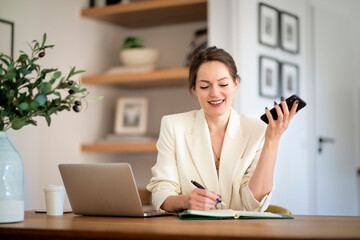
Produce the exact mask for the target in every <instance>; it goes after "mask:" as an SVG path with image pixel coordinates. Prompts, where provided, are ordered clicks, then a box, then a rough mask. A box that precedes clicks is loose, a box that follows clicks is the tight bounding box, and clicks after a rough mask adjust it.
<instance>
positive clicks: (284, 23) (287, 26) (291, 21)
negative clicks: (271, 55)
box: [280, 12, 300, 53]
mask: <svg viewBox="0 0 360 240" xmlns="http://www.w3.org/2000/svg"><path fill="white" fill-rule="evenodd" d="M280 36H281V37H280V47H281V48H282V49H283V50H284V51H287V52H290V53H299V51H300V40H299V39H300V38H299V37H300V36H299V18H298V17H297V16H295V15H293V14H290V13H287V12H281V13H280Z"/></svg>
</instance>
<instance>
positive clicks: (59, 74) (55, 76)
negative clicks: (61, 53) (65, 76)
mask: <svg viewBox="0 0 360 240" xmlns="http://www.w3.org/2000/svg"><path fill="white" fill-rule="evenodd" d="M60 76H61V72H60V71H57V72H55V73H54V75H53V78H55V79H57V78H59V77H60Z"/></svg>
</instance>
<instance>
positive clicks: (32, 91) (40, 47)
mask: <svg viewBox="0 0 360 240" xmlns="http://www.w3.org/2000/svg"><path fill="white" fill-rule="evenodd" d="M45 42H46V34H44V35H43V39H42V42H41V43H40V42H38V41H36V40H34V41H33V42H32V45H30V47H31V55H30V56H29V55H27V54H26V53H25V52H23V51H20V56H19V58H18V59H17V60H16V61H15V60H14V59H13V58H12V57H10V56H8V55H5V54H3V53H0V141H1V145H0V146H1V147H0V220H1V222H2V223H5V222H19V221H23V220H24V190H23V179H24V174H23V166H22V161H21V159H20V156H19V154H18V153H17V151H16V150H15V148H14V147H13V146H12V144H11V143H10V142H9V140H8V139H7V138H6V135H5V131H7V130H9V129H10V128H11V129H14V130H18V129H21V128H22V127H24V126H26V125H29V124H32V125H35V126H36V121H35V120H34V117H39V116H42V117H44V118H45V119H46V122H47V124H48V126H50V123H51V118H50V116H51V115H52V114H54V113H58V112H61V111H63V110H68V111H70V110H71V109H73V110H74V111H75V112H79V111H80V110H81V109H82V106H83V104H82V103H83V102H87V100H86V99H85V98H86V96H87V94H88V92H87V90H86V89H85V88H81V86H80V84H79V83H77V82H75V81H74V80H72V78H73V77H74V76H75V75H77V74H79V73H82V72H84V71H82V70H79V71H76V70H75V67H73V68H71V70H70V72H69V73H68V74H67V75H65V76H63V77H61V72H60V71H58V70H57V69H56V68H51V69H42V67H41V66H40V65H38V64H37V63H36V62H37V61H38V60H39V59H40V58H43V57H44V56H45V51H46V50H47V49H48V48H53V47H54V45H45ZM49 75H51V76H50V77H48V76H49Z"/></svg>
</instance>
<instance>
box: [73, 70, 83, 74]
mask: <svg viewBox="0 0 360 240" xmlns="http://www.w3.org/2000/svg"><path fill="white" fill-rule="evenodd" d="M83 72H86V71H85V70H78V71H76V72H74V75H75V74H79V73H83Z"/></svg>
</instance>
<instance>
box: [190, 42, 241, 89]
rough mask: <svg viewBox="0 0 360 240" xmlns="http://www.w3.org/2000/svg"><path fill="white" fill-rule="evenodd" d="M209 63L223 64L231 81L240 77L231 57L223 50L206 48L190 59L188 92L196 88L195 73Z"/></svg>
mask: <svg viewBox="0 0 360 240" xmlns="http://www.w3.org/2000/svg"><path fill="white" fill-rule="evenodd" d="M210 61H219V62H222V63H223V64H225V65H226V66H227V67H228V69H229V73H230V75H231V77H232V78H233V81H234V82H235V81H236V78H239V81H240V76H239V75H238V74H237V68H236V65H235V62H234V59H233V58H232V56H231V55H230V54H229V53H228V52H226V51H225V50H224V49H221V48H217V47H215V46H214V47H209V48H206V49H204V50H202V51H200V52H199V53H197V54H196V55H195V56H194V57H193V58H192V59H191V63H190V69H189V90H190V92H191V89H192V88H193V87H195V86H196V77H197V72H198V70H199V68H200V66H201V64H203V63H206V62H210Z"/></svg>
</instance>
